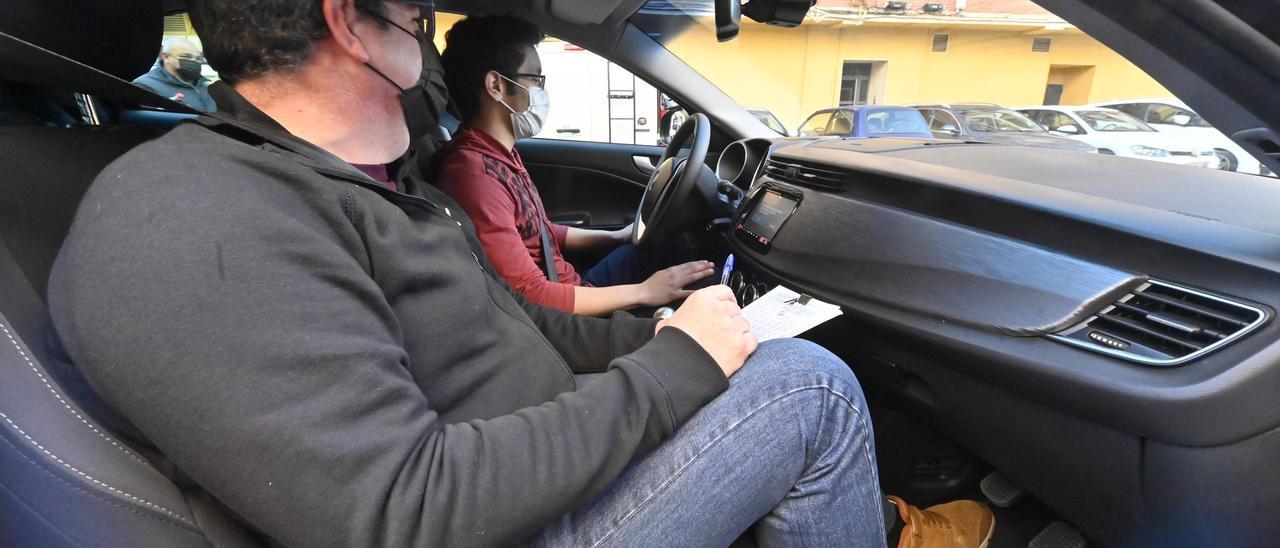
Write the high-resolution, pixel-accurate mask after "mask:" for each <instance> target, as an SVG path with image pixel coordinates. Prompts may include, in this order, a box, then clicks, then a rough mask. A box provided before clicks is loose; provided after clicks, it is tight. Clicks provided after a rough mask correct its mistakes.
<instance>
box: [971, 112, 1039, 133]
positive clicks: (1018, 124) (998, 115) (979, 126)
mask: <svg viewBox="0 0 1280 548" xmlns="http://www.w3.org/2000/svg"><path fill="white" fill-rule="evenodd" d="M960 116H961V117H963V118H964V120H965V121H966V122H968V123H969V127H970V129H972V130H973V131H976V132H978V133H1024V132H1025V133H1042V132H1044V129H1043V128H1041V127H1040V126H1039V125H1036V123H1035V122H1032V121H1031V119H1030V118H1027V117H1026V116H1023V115H1021V114H1019V113H1017V112H1014V111H1012V110H962V111H960Z"/></svg>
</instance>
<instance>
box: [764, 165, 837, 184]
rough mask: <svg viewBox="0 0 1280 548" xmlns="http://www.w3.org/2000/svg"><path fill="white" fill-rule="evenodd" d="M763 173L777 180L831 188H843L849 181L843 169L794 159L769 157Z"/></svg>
mask: <svg viewBox="0 0 1280 548" xmlns="http://www.w3.org/2000/svg"><path fill="white" fill-rule="evenodd" d="M764 173H765V175H768V176H769V177H772V178H773V179H777V180H779V181H786V182H788V183H795V184H797V185H803V186H810V187H817V188H826V189H833V190H840V189H843V188H844V187H845V185H846V184H848V182H849V174H848V173H846V172H844V171H841V170H839V169H836V168H831V167H826V166H817V165H814V164H810V163H807V162H798V161H795V160H777V159H773V158H770V159H769V161H768V162H765V164H764Z"/></svg>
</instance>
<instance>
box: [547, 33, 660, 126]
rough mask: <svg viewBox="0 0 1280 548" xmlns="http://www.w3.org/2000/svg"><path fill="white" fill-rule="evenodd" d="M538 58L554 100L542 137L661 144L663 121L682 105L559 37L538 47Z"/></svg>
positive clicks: (597, 56) (631, 75)
mask: <svg viewBox="0 0 1280 548" xmlns="http://www.w3.org/2000/svg"><path fill="white" fill-rule="evenodd" d="M538 57H539V59H540V60H541V61H542V74H543V75H545V76H546V77H547V83H546V86H547V94H548V95H550V96H551V112H550V114H549V115H548V116H547V121H546V123H545V124H544V126H543V128H542V131H540V132H538V135H537V137H538V138H544V139H569V140H575V141H593V142H598V143H620V144H629V145H630V144H635V145H657V144H658V140H659V135H658V134H659V121H660V119H661V117H662V116H663V115H664V114H666V113H667V111H668V110H670V109H671V108H673V107H675V106H676V105H675V102H674V101H672V100H670V99H669V98H667V97H666V96H665V94H662V93H660V92H659V91H658V89H657V88H655V87H653V86H651V85H649V83H648V82H645V81H644V80H642V79H640V78H639V77H637V76H635V75H633V74H631V72H629V71H627V70H626V69H624V68H622V67H620V66H618V65H615V64H613V63H612V62H610V61H609V60H608V59H605V58H603V57H600V56H599V55H596V54H594V53H592V52H590V51H587V50H585V49H583V48H581V47H578V46H575V45H573V44H571V43H569V42H565V41H563V40H560V39H558V38H553V37H547V39H546V40H543V41H542V43H540V44H538ZM672 126H673V131H674V128H675V127H676V124H675V123H673V124H672Z"/></svg>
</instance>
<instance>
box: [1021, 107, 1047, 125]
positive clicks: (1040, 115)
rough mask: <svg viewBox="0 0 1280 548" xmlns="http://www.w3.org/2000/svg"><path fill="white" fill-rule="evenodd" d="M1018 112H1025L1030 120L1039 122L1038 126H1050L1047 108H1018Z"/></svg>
mask: <svg viewBox="0 0 1280 548" xmlns="http://www.w3.org/2000/svg"><path fill="white" fill-rule="evenodd" d="M1018 112H1021V113H1023V114H1025V115H1026V116H1027V118H1030V119H1031V121H1032V122H1035V123H1036V124H1039V125H1040V127H1043V128H1046V129H1048V128H1049V127H1051V126H1050V125H1049V120H1048V116H1049V111H1047V110H1020V111H1018Z"/></svg>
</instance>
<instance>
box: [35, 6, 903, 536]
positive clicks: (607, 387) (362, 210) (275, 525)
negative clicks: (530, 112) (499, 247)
mask: <svg viewBox="0 0 1280 548" xmlns="http://www.w3.org/2000/svg"><path fill="white" fill-rule="evenodd" d="M424 4H426V5H427V6H429V3H428V2H418V1H414V2H411V1H407V0H406V1H401V2H396V1H386V0H196V1H194V2H192V3H191V4H189V6H190V9H191V13H192V20H193V22H194V23H195V26H196V29H197V31H198V32H199V33H200V35H201V38H202V40H203V42H204V44H205V46H206V53H207V54H208V57H209V61H210V64H211V65H212V66H213V67H214V68H216V69H217V70H218V71H219V72H220V74H221V75H222V76H223V81H224V82H226V84H225V85H224V84H221V83H220V84H215V86H214V87H213V89H212V90H211V91H212V93H213V96H214V98H215V99H216V100H217V102H218V106H219V110H218V112H217V113H215V114H211V115H206V116H201V117H198V118H196V119H194V120H192V121H189V122H186V123H183V124H181V125H179V126H178V127H176V128H174V129H173V130H171V131H169V132H168V133H166V134H165V135H163V136H161V137H159V138H157V139H155V140H153V141H150V142H147V143H145V144H143V145H141V146H138V147H136V148H134V149H133V150H131V151H129V152H128V153H126V154H125V155H123V156H122V157H121V158H119V159H118V160H116V161H115V162H113V163H112V164H111V165H110V166H109V167H108V168H106V169H105V170H103V172H102V173H101V174H100V175H99V176H98V177H97V179H96V180H95V181H94V183H93V184H92V186H91V187H90V188H89V190H88V192H87V193H86V195H85V197H84V200H83V203H84V204H85V207H83V208H81V210H80V211H79V212H78V213H77V216H76V219H75V222H74V223H73V226H72V228H71V231H70V234H69V235H68V237H67V239H66V242H65V243H64V245H63V248H62V251H61V252H60V253H59V256H58V259H57V261H56V263H55V266H54V269H53V273H52V275H51V276H50V280H49V296H48V303H49V309H50V317H51V320H52V322H53V326H54V328H55V330H56V333H57V341H59V343H60V344H61V345H62V347H63V348H61V349H55V350H54V351H53V352H52V354H54V355H65V356H67V357H69V359H70V360H71V361H72V362H73V364H74V367H75V368H76V369H77V370H78V371H80V372H82V373H83V375H84V377H85V380H87V381H88V383H89V385H90V386H92V388H93V391H94V392H95V393H96V394H97V395H98V396H100V397H101V400H102V404H103V405H102V406H94V408H95V409H96V410H97V413H95V414H98V413H102V414H109V415H113V416H108V417H102V418H103V420H104V422H106V423H108V424H116V425H122V428H124V429H126V430H128V431H129V432H130V433H131V436H130V439H131V441H132V442H134V443H135V444H136V445H137V446H138V447H145V448H146V450H145V451H143V454H145V455H148V457H149V458H150V459H154V460H157V461H160V463H159V466H157V467H156V468H155V469H156V470H163V471H165V472H164V473H167V474H170V475H171V476H172V477H174V478H175V480H177V481H180V482H181V483H182V484H183V485H184V486H193V488H194V487H199V488H202V489H204V490H207V492H208V493H207V494H201V493H192V494H190V495H188V497H189V498H190V499H191V500H193V501H194V500H196V499H199V500H200V501H202V503H203V504H205V505H208V504H222V505H225V506H227V507H229V510H230V513H231V514H232V515H234V516H236V517H237V518H238V519H239V520H241V522H242V523H244V524H245V525H247V526H248V527H249V528H252V529H253V530H255V531H257V532H259V533H260V534H261V535H262V537H263V538H262V540H263V541H264V544H272V545H276V544H278V545H285V546H509V545H513V544H515V543H517V542H520V541H522V540H524V541H527V542H528V543H530V544H534V545H546V546H567V545H601V544H609V545H617V546H662V545H673V544H679V545H721V546H723V545H727V544H729V543H730V542H731V541H732V540H733V539H734V538H736V537H737V536H738V535H740V534H741V533H742V532H743V531H745V530H746V529H747V528H748V527H751V526H752V524H754V523H756V522H760V524H761V525H758V526H756V534H757V536H760V537H761V538H763V539H764V540H765V541H766V542H767V543H773V544H782V545H785V544H791V545H797V544H800V543H806V544H808V545H814V546H835V545H840V546H881V545H883V543H884V541H885V531H884V523H883V520H882V517H881V513H880V511H881V508H880V506H879V499H878V495H877V476H876V466H875V452H874V450H873V437H872V432H871V427H870V423H869V419H868V416H867V407H866V402H865V400H864V399H863V396H862V392H861V389H860V387H859V385H858V383H857V381H856V380H855V379H854V377H853V375H852V373H851V372H850V370H849V368H848V366H847V365H845V364H844V363H843V362H841V361H840V360H839V359H838V358H836V357H835V356H833V355H831V354H830V353H828V352H826V351H825V350H823V349H821V348H820V347H817V346H816V345H813V344H811V343H807V342H805V341H798V340H777V341H768V342H766V343H764V344H761V345H760V346H759V348H758V349H757V348H756V340H755V338H754V336H753V335H752V334H751V332H750V329H749V326H748V325H747V323H746V320H745V319H743V317H742V316H741V314H740V310H739V309H738V307H737V306H736V305H735V304H734V301H733V296H732V295H730V293H729V291H728V289H727V288H724V287H720V286H717V287H713V288H708V289H704V290H701V291H699V292H697V293H694V294H693V295H692V296H691V297H689V299H688V300H686V301H685V303H684V304H683V305H682V306H681V307H680V309H679V310H677V311H676V312H675V314H674V315H673V316H672V317H670V318H668V319H666V320H663V321H660V322H659V321H654V320H651V319H639V318H634V317H631V316H628V315H622V314H620V315H616V316H615V317H613V318H609V319H605V318H591V317H585V316H580V315H574V314H567V313H563V312H560V311H557V310H554V309H550V308H546V307H543V306H540V305H536V304H532V303H530V302H528V301H527V300H525V299H523V298H522V297H521V296H520V295H519V294H518V293H514V292H512V291H511V289H510V287H509V286H507V285H506V284H505V283H504V282H503V281H502V279H501V278H500V277H498V276H496V275H494V273H493V267H492V265H491V264H490V263H489V262H488V261H487V260H486V259H485V258H484V255H485V254H484V250H483V249H482V248H481V247H480V244H479V241H478V239H477V238H476V233H475V230H474V226H473V225H472V224H471V223H470V221H469V220H468V219H467V217H466V215H464V214H463V213H462V212H461V211H460V209H459V208H458V205H457V203H456V202H454V201H452V200H451V199H449V197H448V196H447V195H445V194H443V193H442V192H440V191H438V190H436V189H434V188H432V187H430V186H429V185H425V184H421V183H420V182H419V181H416V180H413V179H408V180H404V181H378V180H375V179H374V178H372V177H370V176H369V175H366V174H365V173H364V172H362V171H361V170H359V169H357V168H356V167H354V166H355V165H356V164H359V165H383V164H386V163H387V162H390V161H392V160H394V159H396V158H398V157H400V156H401V155H402V154H404V152H405V150H406V149H407V148H408V146H409V143H410V141H411V138H412V137H415V135H413V134H412V133H416V132H420V131H422V128H423V127H426V126H429V125H430V124H431V123H434V120H430V119H420V118H418V117H420V116H423V115H424V113H425V115H428V116H429V115H433V114H438V113H439V108H440V107H441V106H442V105H440V104H438V102H437V101H436V99H437V98H438V95H437V94H436V93H434V92H433V91H432V89H433V87H434V85H435V84H434V82H435V76H434V75H431V74H425V73H424V70H423V67H424V64H426V63H424V57H423V54H424V51H428V50H429V48H431V47H433V46H432V45H431V44H430V31H429V30H428V29H430V28H431V25H430V24H429V23H428V21H429V20H430V17H429V15H430V12H429V11H427V13H422V12H421V11H420V9H425V8H424V6H423V5H424ZM245 14H252V16H246V15H245ZM575 373H598V375H596V376H595V377H594V378H593V379H592V380H591V381H590V382H589V383H582V382H579V381H578V380H577V378H576V377H575ZM126 427H127V428H126ZM185 494H186V493H184V495H185ZM140 495H144V496H145V493H142V494H140ZM126 496H136V495H126ZM194 506H195V505H193V507H194ZM201 507H203V506H201ZM197 515H200V514H197ZM766 515H767V516H768V518H767V519H764V520H761V518H762V517H764V516H766ZM103 534H104V535H106V534H110V531H104V533H103ZM211 537H212V538H218V537H213V536H212V535H211Z"/></svg>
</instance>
